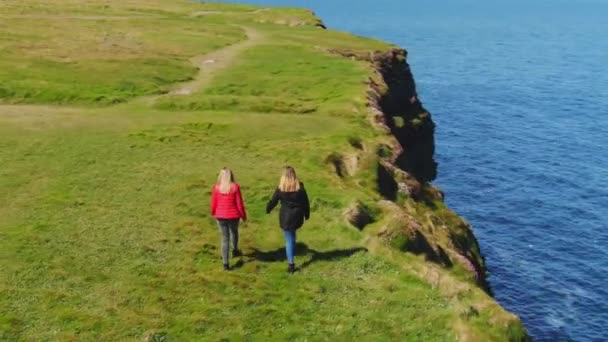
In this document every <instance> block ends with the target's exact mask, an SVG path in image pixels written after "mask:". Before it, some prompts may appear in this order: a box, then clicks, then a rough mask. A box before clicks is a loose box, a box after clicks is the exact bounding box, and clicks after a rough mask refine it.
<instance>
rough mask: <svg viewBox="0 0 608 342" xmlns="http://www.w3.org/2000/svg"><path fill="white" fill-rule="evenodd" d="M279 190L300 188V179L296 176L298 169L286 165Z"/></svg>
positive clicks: (286, 190) (292, 190) (287, 190)
mask: <svg viewBox="0 0 608 342" xmlns="http://www.w3.org/2000/svg"><path fill="white" fill-rule="evenodd" d="M279 190H281V191H283V192H294V191H298V190H300V181H299V180H298V177H297V176H296V170H294V169H293V167H291V166H286V167H285V169H283V174H282V175H281V180H280V181H279Z"/></svg>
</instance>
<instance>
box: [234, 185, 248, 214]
mask: <svg viewBox="0 0 608 342" xmlns="http://www.w3.org/2000/svg"><path fill="white" fill-rule="evenodd" d="M236 208H237V209H238V211H239V215H241V219H243V221H247V212H246V211H245V204H243V195H241V187H240V186H238V185H237V186H236Z"/></svg>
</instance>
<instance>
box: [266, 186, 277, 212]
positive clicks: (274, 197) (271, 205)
mask: <svg viewBox="0 0 608 342" xmlns="http://www.w3.org/2000/svg"><path fill="white" fill-rule="evenodd" d="M278 203H279V189H276V190H275V191H274V194H273V195H272V198H271V199H270V201H268V204H267V205H266V214H270V212H271V211H272V209H274V207H276V206H277V204H278Z"/></svg>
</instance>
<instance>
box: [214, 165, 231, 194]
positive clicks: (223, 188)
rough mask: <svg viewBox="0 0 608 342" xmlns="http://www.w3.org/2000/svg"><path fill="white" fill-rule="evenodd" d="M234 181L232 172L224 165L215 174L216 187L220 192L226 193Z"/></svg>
mask: <svg viewBox="0 0 608 342" xmlns="http://www.w3.org/2000/svg"><path fill="white" fill-rule="evenodd" d="M233 183H234V174H233V173H232V170H230V169H229V168H227V167H225V168H223V169H222V170H220V174H219V175H218V176H217V187H218V190H219V191H220V193H222V194H227V193H230V190H231V189H232V184H233Z"/></svg>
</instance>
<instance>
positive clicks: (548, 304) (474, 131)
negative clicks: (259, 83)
mask: <svg viewBox="0 0 608 342" xmlns="http://www.w3.org/2000/svg"><path fill="white" fill-rule="evenodd" d="M244 2H248V3H254V4H261V5H284V6H299V7H308V8H311V9H313V10H314V11H315V12H316V13H317V14H318V15H319V16H320V17H321V18H322V19H323V21H324V22H325V24H326V25H327V26H328V27H330V28H333V29H338V30H343V31H350V32H353V33H355V34H359V35H363V36H370V37H375V38H380V39H383V40H386V41H390V42H392V43H395V44H397V45H400V46H402V47H405V48H406V49H407V50H408V51H409V62H410V64H411V66H412V69H413V72H414V76H415V78H416V80H417V85H418V91H419V94H420V97H421V99H422V100H423V102H424V105H425V107H426V108H427V109H428V110H429V111H431V113H433V117H434V120H435V122H436V123H437V135H436V142H437V160H438V162H439V177H438V179H437V181H436V183H437V184H438V186H439V187H441V188H442V189H443V190H444V191H445V193H446V196H447V197H446V201H447V203H448V204H449V205H450V207H452V208H453V209H454V210H456V211H457V212H458V213H459V214H461V215H462V216H463V217H465V218H466V219H467V220H468V221H469V222H470V223H471V224H472V225H473V227H474V228H475V234H476V236H477V237H478V238H479V240H480V244H481V248H482V252H483V253H484V254H485V256H486V259H487V263H488V266H489V270H490V273H491V277H490V282H491V285H492V287H493V289H494V292H495V296H496V298H497V299H498V301H499V302H500V303H501V304H502V305H504V306H505V307H506V308H507V309H509V310H511V311H513V312H515V313H516V314H518V315H519V316H520V317H521V318H522V320H523V321H524V324H525V325H526V327H527V328H528V330H529V331H530V333H531V335H532V336H533V337H534V339H535V340H536V341H602V340H604V341H605V340H608V287H607V286H605V284H604V283H605V282H606V281H608V250H607V248H606V247H608V185H607V184H606V182H607V181H608V150H607V149H606V147H608V1H604V0H569V1H564V0H552V1H547V0H528V1H523V0H511V1H507V0H494V1H481V0H477V1H475V0H463V1H457V0H453V1H441V2H430V1H421V0H412V1H403V0H375V1H363V0H291V1H290V0H251V1H244Z"/></svg>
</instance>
